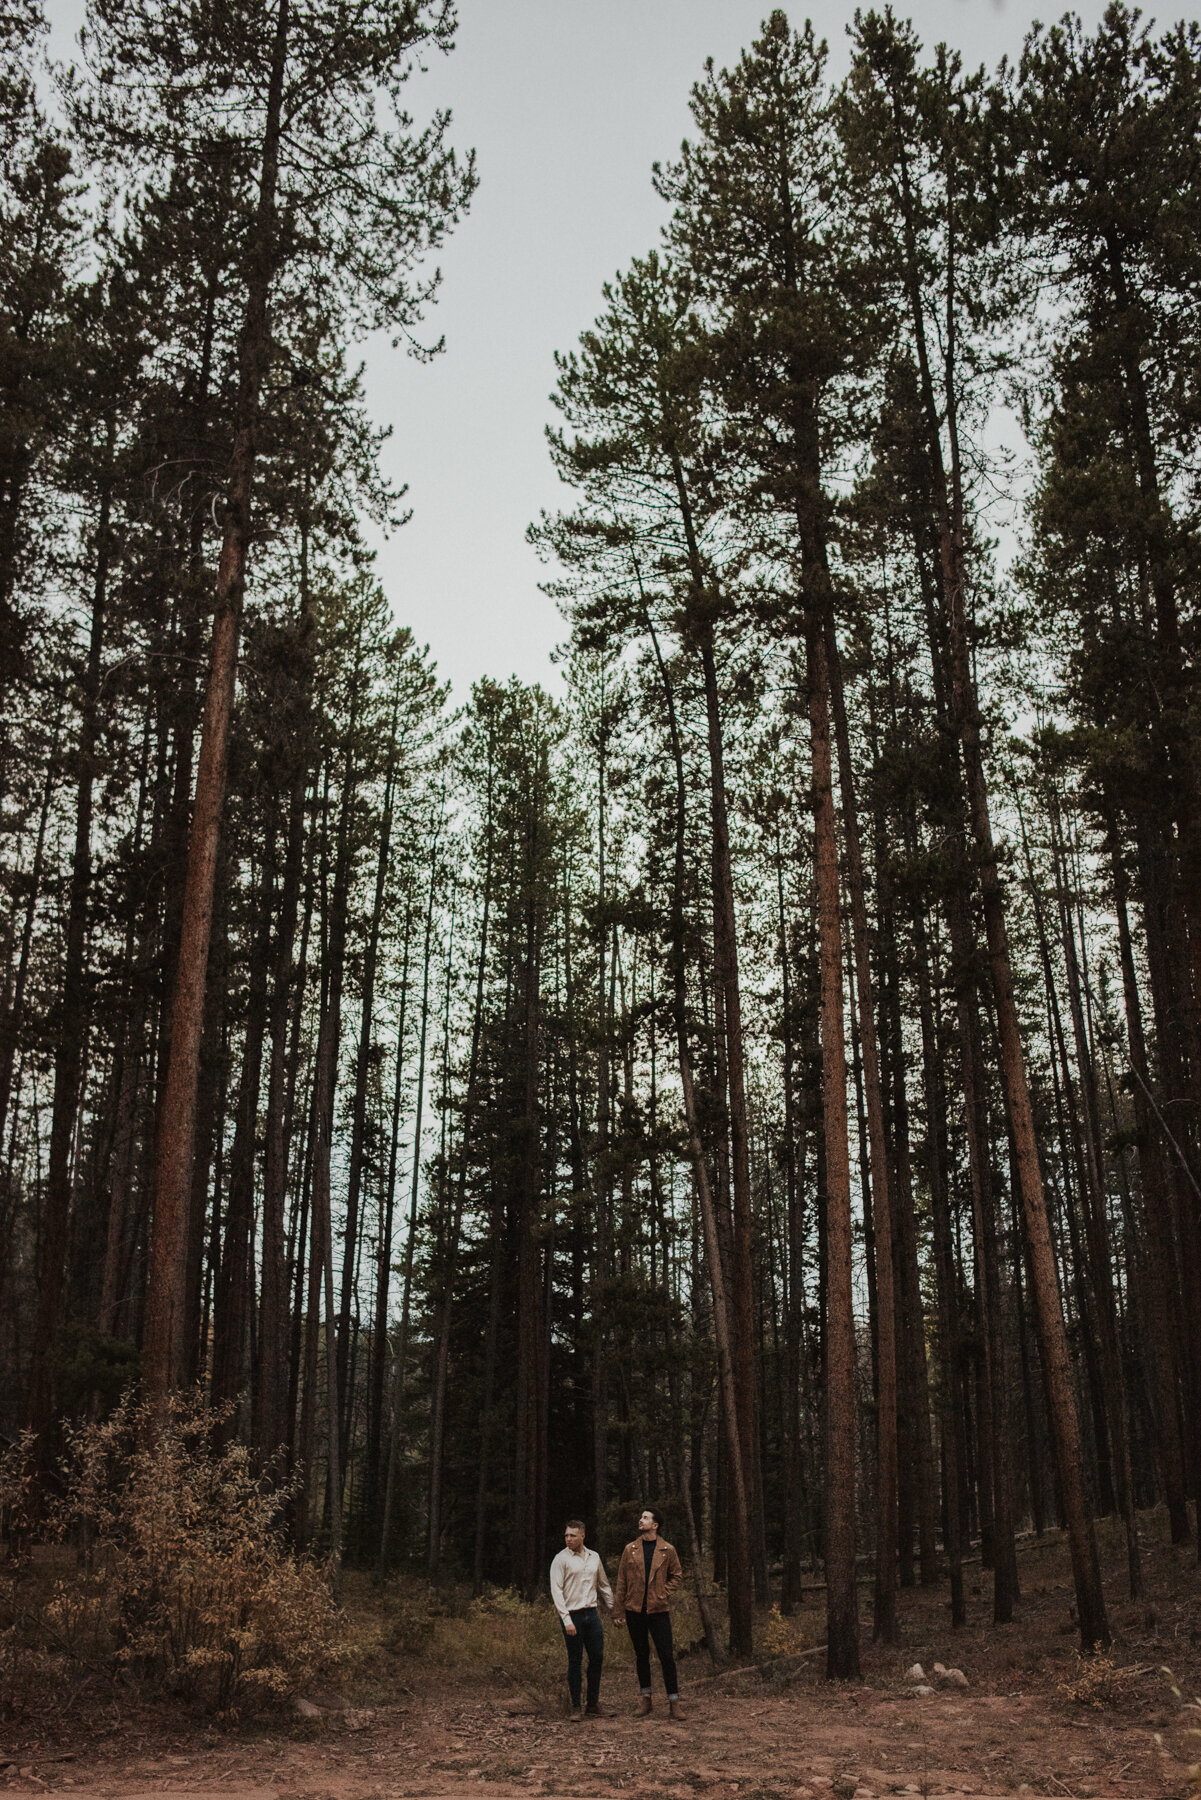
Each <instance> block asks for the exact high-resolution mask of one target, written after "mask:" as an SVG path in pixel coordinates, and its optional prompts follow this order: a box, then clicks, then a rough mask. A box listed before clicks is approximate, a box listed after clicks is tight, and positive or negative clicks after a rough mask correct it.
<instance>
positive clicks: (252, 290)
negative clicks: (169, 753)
mask: <svg viewBox="0 0 1201 1800" xmlns="http://www.w3.org/2000/svg"><path fill="white" fill-rule="evenodd" d="M287 51H288V0H280V4H279V10H278V13H277V15H276V27H275V40H274V45H273V49H272V61H271V74H270V80H269V84H268V92H267V105H266V119H265V124H264V131H263V148H262V159H261V168H260V176H259V198H258V213H257V220H256V228H255V236H256V243H255V247H254V257H253V263H252V274H251V277H250V280H249V283H248V287H247V298H246V311H245V315H244V318H243V322H242V331H241V338H240V342H239V351H238V360H239V375H238V428H237V433H236V436H235V439H234V445H233V451H232V455H231V459H230V478H229V488H228V495H227V511H226V524H225V537H224V541H223V543H222V547H221V557H220V561H219V564H218V568H217V586H216V596H215V608H214V614H213V636H212V648H211V653H210V659H209V674H208V686H207V691H206V695H205V704H204V724H203V730H202V735H201V742H200V760H199V766H198V769H197V775H196V794H195V800H194V803H193V808H192V829H191V834H190V837H189V841H188V864H187V876H186V880H185V887H184V901H183V919H182V924H181V930H180V943H179V960H178V965H177V969H176V975H175V992H174V997H173V1001H172V1007H171V1049H170V1056H169V1061H168V1065H167V1078H166V1088H165V1093H164V1099H163V1107H162V1112H161V1125H160V1130H159V1134H158V1144H157V1150H156V1158H155V1171H154V1229H153V1235H152V1239H151V1254H150V1267H149V1271H148V1276H147V1286H146V1312H145V1325H144V1334H143V1343H142V1387H143V1393H144V1394H145V1396H146V1398H147V1399H148V1400H149V1401H150V1402H151V1405H152V1408H153V1409H154V1411H155V1412H159V1411H161V1408H162V1406H163V1404H164V1403H165V1400H166V1397H167V1395H168V1394H169V1393H170V1391H171V1390H172V1388H174V1387H175V1386H176V1385H177V1384H178V1382H179V1379H180V1375H181V1371H182V1369H183V1366H184V1359H185V1352H184V1336H185V1316H184V1315H185V1303H184V1292H183V1272H184V1268H185V1259H186V1254H187V1242H188V1209H189V1200H190V1176H191V1163H192V1153H193V1147H194V1138H195V1126H196V1087H197V1079H198V1075H199V1067H200V1040H201V1036H202V1034H203V1029H204V1001H205V986H206V981H207V975H208V953H209V938H210V934H211V929H212V915H213V891H214V882H215V878H216V870H217V851H218V844H219V840H220V836H221V820H222V814H223V812H224V807H225V783H226V773H227V768H228V761H229V733H230V723H231V719H232V716H233V704H234V690H235V686H236V681H237V666H238V638H239V634H240V630H241V622H242V600H243V595H244V593H245V586H246V557H247V551H248V549H249V544H250V512H251V500H252V494H253V486H254V468H255V459H256V451H257V433H258V418H259V403H260V395H261V392H262V385H263V380H264V375H265V371H266V367H267V360H268V357H269V354H270V348H271V328H270V324H269V321H268V313H267V299H268V293H269V290H270V286H271V277H272V273H273V267H272V263H273V254H274V252H273V241H274V236H275V195H276V185H277V181H278V173H279V139H280V121H281V111H282V103H283V83H284V69H285V65H286V59H287Z"/></svg>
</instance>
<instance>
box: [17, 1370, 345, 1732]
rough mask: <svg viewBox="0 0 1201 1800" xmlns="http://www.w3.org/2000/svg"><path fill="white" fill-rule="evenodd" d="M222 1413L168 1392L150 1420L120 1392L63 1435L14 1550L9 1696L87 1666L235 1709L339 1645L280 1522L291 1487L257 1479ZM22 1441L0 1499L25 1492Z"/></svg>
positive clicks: (330, 1656) (312, 1667)
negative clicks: (57, 1479)
mask: <svg viewBox="0 0 1201 1800" xmlns="http://www.w3.org/2000/svg"><path fill="white" fill-rule="evenodd" d="M224 1422H225V1415H223V1414H222V1413H220V1412H215V1411H213V1410H211V1409H209V1408H206V1407H205V1406H204V1405H203V1404H202V1403H201V1402H199V1401H198V1400H197V1399H195V1398H194V1397H189V1398H180V1399H177V1400H176V1401H174V1402H173V1403H172V1405H171V1407H170V1409H169V1411H168V1412H167V1414H166V1416H165V1417H164V1418H162V1419H159V1420H157V1421H156V1422H155V1424H154V1427H153V1430H152V1429H151V1422H150V1419H149V1418H148V1416H147V1414H146V1413H145V1411H144V1410H143V1409H142V1408H140V1407H138V1406H136V1405H135V1404H134V1403H133V1402H132V1400H125V1401H123V1402H122V1403H121V1404H120V1405H119V1406H118V1407H117V1408H116V1410H115V1411H114V1412H113V1413H112V1414H111V1416H110V1417H109V1418H108V1419H106V1420H105V1421H104V1422H103V1423H101V1424H91V1425H84V1426H80V1427H78V1428H76V1429H75V1430H74V1431H73V1432H72V1433H71V1435H70V1437H69V1439H68V1447H67V1453H66V1456H65V1458H64V1461H63V1465H62V1484H61V1490H60V1496H59V1498H58V1499H57V1500H56V1501H55V1502H53V1503H52V1505H51V1507H50V1509H49V1511H48V1512H47V1513H46V1514H45V1515H44V1516H43V1518H42V1519H41V1520H40V1522H39V1528H38V1532H37V1538H38V1540H39V1541H38V1542H37V1544H36V1545H29V1544H28V1540H24V1539H18V1542H23V1543H25V1544H26V1547H25V1548H24V1549H22V1550H21V1551H20V1552H19V1553H18V1554H15V1555H14V1556H13V1557H12V1558H11V1559H10V1563H9V1567H8V1570H7V1579H6V1584H5V1590H4V1594H3V1598H2V1599H0V1677H2V1678H3V1679H2V1682H0V1686H2V1688H3V1691H4V1694H5V1696H6V1701H7V1705H8V1706H9V1708H10V1709H14V1710H15V1709H21V1708H23V1707H25V1706H28V1705H31V1704H34V1703H35V1702H36V1701H37V1700H39V1699H44V1698H45V1696H46V1693H47V1692H48V1691H53V1690H54V1689H55V1688H58V1689H61V1691H62V1692H63V1694H64V1696H65V1695H66V1694H68V1693H69V1692H71V1691H72V1690H77V1689H78V1688H80V1687H81V1686H82V1685H84V1684H85V1683H89V1682H92V1681H95V1680H97V1679H101V1680H104V1679H107V1680H114V1679H115V1680H123V1681H125V1682H129V1683H133V1684H136V1685H138V1686H139V1687H145V1688H148V1689H150V1690H152V1691H158V1692H164V1693H170V1694H177V1695H180V1696H182V1697H183V1698H185V1699H187V1700H189V1701H191V1702H194V1703H196V1704H197V1705H199V1706H201V1707H203V1708H205V1709H206V1710H211V1711H216V1712H219V1713H225V1714H230V1713H234V1712H245V1711H249V1710H253V1709H254V1708H255V1707H256V1706H257V1705H261V1704H263V1703H264V1702H267V1701H270V1700H272V1699H274V1698H278V1697H279V1696H281V1695H283V1694H285V1693H287V1692H289V1691H291V1690H292V1689H293V1688H294V1687H295V1686H297V1685H298V1684H299V1683H300V1682H302V1681H303V1680H304V1679H306V1678H307V1677H309V1676H311V1675H313V1674H317V1673H320V1672H321V1671H323V1670H325V1669H326V1668H328V1667H330V1666H332V1665H333V1664H335V1663H337V1662H338V1661H340V1660H342V1659H343V1658H344V1657H345V1656H346V1654H347V1653H348V1646H349V1638H348V1634H347V1630H346V1626H345V1621H344V1619H343V1616H342V1615H341V1613H340V1612H339V1610H338V1608H337V1607H336V1606H335V1604H334V1601H333V1597H332V1595H331V1592H330V1587H329V1583H328V1580H327V1579H326V1576H325V1574H324V1572H323V1571H322V1570H321V1569H320V1568H318V1567H317V1566H316V1565H314V1564H312V1563H308V1562H304V1561H300V1560H298V1559H297V1558H296V1557H295V1556H294V1555H293V1554H292V1552H291V1551H290V1549H289V1547H288V1545H287V1543H286V1541H285V1538H284V1534H283V1529H282V1525H283V1514H284V1510H285V1508H286V1506H287V1505H288V1502H289V1500H290V1498H291V1491H290V1489H288V1488H287V1487H283V1488H281V1487H277V1486H273V1485H271V1484H269V1483H267V1482H265V1481H264V1480H263V1479H262V1478H261V1477H260V1476H259V1475H258V1474H256V1472H255V1471H254V1469H253V1468H252V1466H251V1462H250V1458H249V1456H248V1453H247V1451H246V1450H245V1448H244V1447H243V1446H242V1445H239V1444H232V1443H224V1442H222V1429H223V1426H224ZM27 1463H28V1445H25V1444H21V1443H19V1444H17V1445H14V1446H13V1449H12V1450H11V1451H10V1452H9V1453H8V1456H7V1458H6V1461H5V1464H4V1467H3V1469H2V1470H0V1506H3V1507H4V1509H5V1510H6V1511H7V1513H8V1515H9V1517H10V1518H13V1517H19V1516H20V1513H21V1510H22V1508H23V1506H24V1505H25V1504H26V1503H27V1500H28V1479H27V1475H26V1468H27Z"/></svg>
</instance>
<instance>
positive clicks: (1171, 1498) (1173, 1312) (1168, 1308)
mask: <svg viewBox="0 0 1201 1800" xmlns="http://www.w3.org/2000/svg"><path fill="white" fill-rule="evenodd" d="M1110 860H1111V866H1112V869H1113V892H1114V910H1115V912H1116V913H1117V920H1118V954H1119V959H1120V961H1121V965H1122V993H1123V998H1124V1001H1125V1008H1126V1043H1127V1050H1128V1054H1129V1057H1130V1067H1131V1070H1132V1072H1133V1074H1134V1083H1133V1087H1132V1089H1131V1099H1132V1101H1133V1105H1134V1118H1135V1125H1136V1129H1137V1132H1138V1166H1139V1187H1140V1190H1141V1197H1142V1215H1143V1219H1144V1221H1145V1224H1146V1241H1147V1261H1146V1275H1145V1281H1144V1287H1145V1292H1146V1296H1147V1311H1148V1314H1149V1317H1148V1338H1149V1341H1150V1347H1151V1363H1152V1377H1151V1388H1152V1409H1153V1412H1154V1417H1155V1424H1156V1437H1157V1449H1158V1452H1159V1463H1160V1479H1161V1481H1162V1484H1163V1491H1164V1498H1165V1500H1166V1502H1167V1508H1168V1527H1169V1531H1170V1533H1171V1539H1172V1542H1173V1543H1174V1544H1183V1543H1187V1542H1188V1537H1189V1515H1188V1499H1187V1497H1186V1496H1187V1490H1186V1485H1185V1474H1184V1446H1183V1444H1182V1442H1181V1433H1180V1414H1179V1405H1178V1399H1177V1392H1178V1388H1177V1383H1178V1374H1177V1369H1176V1346H1177V1345H1178V1344H1179V1343H1180V1342H1181V1338H1180V1334H1179V1326H1178V1309H1177V1308H1176V1307H1175V1306H1174V1305H1173V1300H1174V1298H1175V1284H1174V1280H1173V1275H1172V1259H1173V1244H1172V1223H1171V1212H1170V1209H1169V1204H1168V1198H1167V1195H1168V1182H1167V1172H1166V1170H1165V1168H1164V1160H1163V1154H1162V1151H1161V1148H1160V1143H1159V1135H1158V1122H1157V1121H1156V1120H1155V1118H1154V1116H1153V1115H1152V1112H1151V1108H1150V1105H1149V1103H1148V1096H1149V1094H1150V1092H1151V1081H1150V1068H1149V1065H1148V1062H1147V1046H1146V1038H1145V1035H1144V1032H1143V1015H1142V1005H1141V1002H1140V1000H1139V991H1138V980H1137V977H1136V975H1135V972H1134V950H1133V945H1132V942H1131V936H1130V915H1129V894H1128V881H1127V876H1126V868H1125V864H1124V863H1123V861H1122V853H1121V849H1120V846H1119V845H1118V842H1117V836H1116V832H1115V831H1114V830H1113V829H1112V827H1111V831H1110Z"/></svg>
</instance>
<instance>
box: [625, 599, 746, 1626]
mask: <svg viewBox="0 0 1201 1800" xmlns="http://www.w3.org/2000/svg"><path fill="white" fill-rule="evenodd" d="M646 626H647V630H648V633H649V635H650V638H651V643H652V645H653V647H654V652H655V661H656V663H657V665H658V669H659V676H660V679H661V681H662V684H663V696H664V705H665V707H666V711H667V724H668V733H669V736H670V740H671V751H672V761H673V763H674V766H675V777H676V805H675V862H674V870H673V880H672V901H671V928H670V936H671V964H672V999H673V1010H674V1013H675V1026H676V1048H677V1053H678V1056H679V1069H680V1087H681V1090H682V1093H683V1100H684V1120H685V1125H686V1127H687V1132H688V1150H689V1156H690V1159H691V1162H692V1175H693V1181H694V1183H695V1187H696V1193H697V1198H698V1200H699V1202H700V1211H701V1222H702V1228H703V1232H704V1241H705V1257H706V1261H707V1263H708V1268H709V1285H710V1290H711V1292H712V1295H713V1333H714V1337H715V1338H716V1340H717V1370H718V1383H719V1389H720V1400H721V1405H720V1412H721V1424H722V1428H723V1431H724V1439H725V1446H726V1461H725V1467H726V1470H727V1472H728V1475H729V1485H730V1488H731V1498H732V1503H733V1504H732V1513H733V1519H732V1524H733V1529H732V1531H731V1532H730V1534H729V1565H730V1566H729V1570H728V1582H727V1607H728V1612H729V1627H730V1650H731V1653H732V1654H733V1655H735V1656H749V1655H751V1654H752V1649H753V1637H754V1623H753V1612H752V1604H751V1567H750V1560H751V1559H750V1530H751V1511H750V1504H749V1498H748V1494H747V1487H746V1482H745V1480H744V1479H743V1461H742V1445H743V1436H742V1433H741V1432H740V1431H739V1428H738V1404H739V1395H738V1384H737V1380H736V1375H735V1349H734V1332H733V1329H732V1325H731V1318H730V1296H729V1294H728V1292H727V1287H726V1273H725V1270H726V1264H725V1259H724V1258H723V1255H722V1248H721V1242H720V1234H719V1228H718V1219H717V1206H716V1203H715V1200H714V1194H713V1188H712V1185H711V1183H710V1180H709V1168H708V1164H707V1162H706V1159H705V1152H704V1145H703V1142H702V1139H701V1128H700V1118H699V1113H698V1108H697V1103H696V1091H695V1087H694V1084H693V1078H692V1058H691V1054H690V1052H689V1048H688V1008H687V978H686V973H685V962H684V957H685V950H684V853H685V823H686V818H687V813H686V807H687V789H686V787H685V783H684V758H683V751H682V748H681V744H680V729H679V722H678V720H677V717H676V706H675V696H674V694H673V692H672V686H671V680H670V677H669V675H668V672H667V665H666V664H665V662H664V660H663V656H662V652H661V651H660V648H659V640H658V637H657V636H656V634H655V631H654V627H653V625H652V624H651V620H650V614H649V612H648V613H647V614H646ZM714 1538H715V1540H719V1533H718V1531H717V1530H716V1528H715V1531H714Z"/></svg>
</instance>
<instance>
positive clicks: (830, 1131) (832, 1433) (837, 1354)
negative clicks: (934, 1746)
mask: <svg viewBox="0 0 1201 1800" xmlns="http://www.w3.org/2000/svg"><path fill="white" fill-rule="evenodd" d="M808 683H809V734H810V751H811V766H812V780H813V835H814V850H815V862H816V871H817V919H818V954H819V959H820V967H821V1052H822V1128H823V1137H824V1140H825V1148H826V1184H825V1185H826V1229H825V1239H826V1356H825V1365H826V1366H825V1377H826V1674H827V1676H828V1677H829V1678H830V1679H831V1680H837V1681H851V1680H858V1679H860V1667H859V1600H858V1591H857V1587H856V1576H857V1569H856V1551H855V1438H856V1405H855V1390H856V1370H855V1361H856V1347H855V1312H854V1297H853V1291H852V1283H851V1243H852V1238H851V1165H850V1156H849V1151H848V1140H847V1071H846V1040H845V1035H844V1026H843V991H842V942H841V926H840V923H839V903H838V843H837V838H836V833H835V824H834V792H833V770H832V763H831V756H830V673H829V664H828V660H827V640H826V633H825V630H824V628H823V625H822V624H821V623H820V622H815V623H812V624H811V625H810V628H809V634H808Z"/></svg>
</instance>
